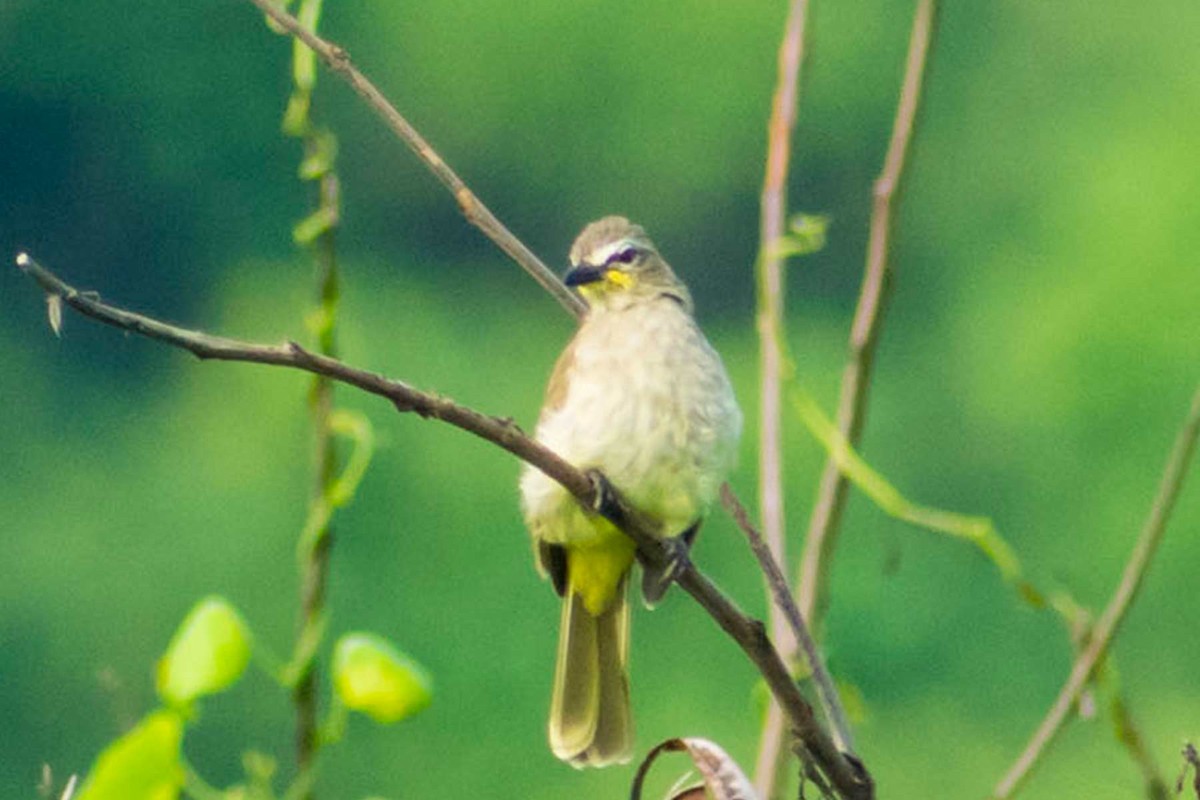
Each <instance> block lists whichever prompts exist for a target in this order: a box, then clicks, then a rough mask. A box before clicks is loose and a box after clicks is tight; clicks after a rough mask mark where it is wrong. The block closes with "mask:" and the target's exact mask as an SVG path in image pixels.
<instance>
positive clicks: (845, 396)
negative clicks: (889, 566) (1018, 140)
mask: <svg viewBox="0 0 1200 800" xmlns="http://www.w3.org/2000/svg"><path fill="white" fill-rule="evenodd" d="M935 15H936V6H935V0H919V2H918V4H917V10H916V14H915V16H914V17H913V25H912V33H911V35H910V38H909V42H908V59H907V63H906V65H905V71H904V83H903V86H902V88H901V90H900V102H899V104H898V106H897V108H896V119H895V122H894V123H893V127H892V138H891V141H890V142H889V144H888V151H887V156H886V157H885V159H884V166H883V171H882V173H880V176H879V179H878V180H877V181H876V182H875V189H874V192H873V204H872V209H871V229H870V234H869V239H868V245H867V267H866V274H865V275H864V276H863V285H862V291H861V293H860V294H859V297H858V308H857V309H856V310H855V312H854V324H853V326H852V328H851V330H850V358H849V360H848V361H847V362H846V367H845V369H844V370H843V372H842V388H841V393H840V396H839V399H838V413H837V418H838V429H839V430H840V431H841V433H842V436H843V437H845V439H846V441H848V442H849V443H850V445H851V446H852V447H857V446H858V441H859V439H860V437H861V435H862V429H863V422H864V420H865V416H866V409H867V388H868V386H869V384H870V382H871V368H872V366H873V364H874V360H875V346H876V344H877V343H878V342H879V332H880V323H881V321H882V318H883V312H884V307H885V306H886V303H887V297H888V286H889V282H890V281H889V279H890V276H891V269H890V267H889V265H888V244H889V239H890V235H891V225H892V198H893V197H894V196H895V194H896V191H897V189H898V188H899V185H900V178H901V176H902V175H903V172H904V162H905V157H906V156H907V153H908V144H909V142H910V141H911V139H912V133H913V123H914V121H915V119H916V115H917V108H918V106H919V101H920V97H921V85H922V83H923V80H924V75H925V64H926V56H927V54H928V51H929V44H930V41H931V39H932V38H933V27H934V21H935ZM846 489H847V484H846V477H845V476H844V475H843V474H842V471H841V469H840V468H839V466H838V460H837V459H836V458H835V457H834V456H833V455H830V457H829V458H828V459H827V460H826V461H825V468H824V470H823V471H822V473H821V483H820V489H819V490H818V492H817V502H816V505H815V506H814V507H813V513H812V518H811V519H810V521H809V526H808V535H807V537H806V538H805V541H804V553H803V556H802V560H801V564H800V576H799V579H798V586H799V591H800V610H801V612H802V613H803V614H804V618H805V619H807V620H808V621H809V624H810V625H812V626H813V628H814V629H816V628H818V627H819V625H820V619H821V617H822V616H823V614H824V611H825V603H826V600H825V585H826V577H827V573H828V570H829V559H830V556H831V555H832V553H833V549H834V546H835V542H836V541H837V534H838V526H839V524H840V522H841V515H842V509H843V508H844V507H845V503H846Z"/></svg>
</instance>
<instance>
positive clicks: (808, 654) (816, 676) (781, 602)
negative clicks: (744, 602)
mask: <svg viewBox="0 0 1200 800" xmlns="http://www.w3.org/2000/svg"><path fill="white" fill-rule="evenodd" d="M721 503H722V504H723V505H724V506H725V510H726V511H728V512H729V515H730V516H731V517H733V521H734V522H736V523H737V524H738V527H739V528H741V529H742V532H743V533H745V534H746V539H747V540H748V541H749V542H750V549H751V550H752V551H753V552H754V556H755V558H757V559H758V564H759V566H760V567H761V568H762V571H763V575H764V576H765V577H766V581H767V587H768V588H769V589H770V591H771V596H772V597H773V598H774V600H775V606H776V607H777V608H778V609H779V610H780V611H781V612H782V613H783V616H784V618H785V619H786V620H787V625H788V628H789V630H790V631H791V632H792V635H793V636H794V637H795V640H796V641H797V642H799V644H800V649H801V650H803V651H804V658H805V661H807V662H808V667H809V669H810V670H811V671H812V680H813V683H814V684H815V685H816V687H817V699H818V700H820V702H821V708H822V709H823V710H824V712H825V719H826V720H827V721H828V722H829V727H830V728H831V732H832V734H833V738H834V741H836V742H838V744H839V746H842V743H846V746H848V747H853V739H852V736H851V731H850V722H849V720H848V719H847V717H846V712H845V710H844V709H843V708H842V701H841V698H840V697H838V693H837V688H836V687H835V686H834V683H833V678H832V677H830V675H829V670H828V669H826V667H825V660H824V659H823V658H822V657H821V651H820V650H819V649H818V648H817V643H816V642H815V641H813V638H812V635H811V634H810V633H809V632H808V626H807V625H805V624H804V618H803V617H801V616H800V609H799V607H797V605H796V598H794V597H793V596H792V591H791V588H790V587H789V586H788V581H787V577H786V576H784V574H783V570H782V569H781V568H780V566H779V562H777V561H776V560H775V556H774V555H772V553H771V548H770V547H769V546H768V545H767V543H766V541H765V540H764V539H763V537H762V534H760V533H759V532H758V530H757V529H756V528H755V527H754V523H752V522H751V521H750V515H749V514H747V513H746V508H745V506H743V505H742V503H741V501H740V500H738V499H737V496H736V495H734V493H733V490H732V489H731V488H730V487H729V484H725V485H724V486H722V487H721Z"/></svg>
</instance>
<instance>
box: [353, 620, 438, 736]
mask: <svg viewBox="0 0 1200 800" xmlns="http://www.w3.org/2000/svg"><path fill="white" fill-rule="evenodd" d="M333 686H334V689H335V690H336V691H337V694H338V697H339V698H340V699H341V701H342V703H344V704H345V706H346V707H347V708H349V709H351V710H353V711H359V712H361V713H363V714H366V715H367V716H369V717H371V718H372V719H374V720H375V721H376V722H382V723H392V722H399V721H400V720H402V719H405V718H407V717H410V716H412V715H413V714H416V713H417V712H418V711H421V710H423V709H424V708H425V707H427V706H428V705H429V703H430V700H431V699H432V683H431V681H430V679H429V674H428V673H427V672H426V671H425V670H424V669H423V668H422V667H421V666H420V665H419V664H417V663H416V662H414V661H413V660H412V659H410V658H408V657H407V656H406V655H404V654H403V653H401V652H399V651H398V650H396V648H395V647H393V646H392V645H391V643H390V642H388V641H387V640H386V639H383V638H382V637H379V636H376V635H374V634H371V633H348V634H346V635H344V636H343V637H342V638H341V639H339V640H338V643H337V647H336V648H334V654H333Z"/></svg>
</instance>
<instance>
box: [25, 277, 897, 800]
mask: <svg viewBox="0 0 1200 800" xmlns="http://www.w3.org/2000/svg"><path fill="white" fill-rule="evenodd" d="M17 265H18V266H19V267H20V268H21V270H22V271H24V272H25V273H26V274H27V275H29V276H30V277H31V278H33V279H34V280H35V281H36V282H37V283H38V284H39V285H40V286H41V287H42V289H43V290H45V291H46V292H47V293H50V294H55V295H58V296H60V297H62V299H63V302H64V303H66V304H67V305H68V306H70V307H71V308H73V309H75V310H76V311H78V312H79V313H81V314H83V315H85V316H88V317H91V318H93V319H96V320H99V321H100V322H103V323H105V324H107V325H112V326H114V327H116V328H120V329H122V330H127V331H131V332H133V333H137V334H141V335H142V336H146V337H148V338H150V339H155V340H157V341H160V342H163V343H164V344H168V345H171V346H172V347H179V348H182V349H184V350H188V351H189V352H191V353H193V354H195V355H196V356H198V357H200V358H203V359H219V360H225V361H247V362H253V363H258V364H272V365H275V366H283V367H291V368H293V369H299V370H304V371H305V372H310V373H313V374H317V375H324V376H327V377H329V378H332V379H333V380H335V381H339V382H341V383H345V384H348V385H350V386H354V387H356V388H359V389H362V390H363V391H365V392H369V393H371V394H375V395H378V396H380V397H384V398H386V399H388V400H389V401H391V403H392V405H393V406H395V407H396V409H397V410H398V411H401V412H415V413H417V414H419V415H420V416H422V417H425V418H427V419H436V420H441V421H442V422H446V423H449V424H450V425H453V426H454V427H456V428H459V429H461V430H464V431H467V432H468V433H472V434H474V435H476V436H478V437H480V438H482V439H485V440H487V441H489V442H491V443H493V444H495V445H497V446H499V447H502V448H504V449H505V450H507V451H508V452H510V453H512V454H513V455H515V456H517V457H518V458H520V459H521V460H522V461H525V462H527V463H529V464H532V465H533V466H535V467H537V468H538V469H540V470H541V471H542V472H544V473H546V475H548V476H549V477H551V478H553V479H554V480H556V481H558V482H559V483H560V484H562V486H563V487H564V488H565V489H566V490H567V491H568V492H570V493H571V494H572V495H573V496H574V497H575V499H576V500H578V501H579V503H580V504H582V505H583V506H584V507H585V508H590V509H595V510H596V511H597V512H598V513H602V514H603V515H604V516H605V517H607V518H608V519H609V520H610V521H611V522H612V523H613V524H614V525H616V526H617V527H618V528H620V529H621V530H622V531H624V532H625V533H626V534H627V535H628V536H629V537H630V538H631V539H633V540H634V542H636V543H637V547H638V559H639V561H641V563H642V564H644V565H648V566H649V567H650V568H653V569H657V570H664V569H665V568H666V567H667V566H668V565H669V564H670V565H671V566H673V572H674V575H675V582H676V583H678V584H679V586H680V587H682V588H683V590H684V591H686V592H687V593H688V594H690V595H691V596H692V597H693V598H694V599H695V600H696V602H698V603H699V604H700V605H701V606H702V607H703V608H704V609H705V610H706V611H707V612H708V614H709V616H711V617H712V618H713V620H714V621H715V622H716V623H717V624H718V625H719V626H720V627H721V629H722V630H724V631H725V632H726V633H727V634H728V635H729V636H730V638H732V639H733V640H734V641H735V642H737V643H738V645H739V646H740V647H741V649H742V651H743V652H744V653H745V654H746V656H747V657H748V658H749V659H750V660H751V662H753V663H754V665H755V667H757V669H758V671H759V673H760V674H761V675H762V676H763V679H764V680H765V681H766V683H767V686H768V687H769V688H770V690H771V693H772V694H773V695H774V696H775V698H776V699H777V700H778V701H779V703H780V704H781V705H782V707H783V708H784V709H785V711H786V713H787V716H788V722H789V724H790V725H791V727H792V729H793V730H794V732H795V735H796V737H797V738H798V739H799V740H800V742H801V743H802V744H803V746H804V748H805V750H806V752H807V753H808V755H809V756H810V758H811V759H812V762H813V763H814V764H815V765H816V766H817V767H819V769H820V770H821V772H822V773H823V774H824V775H825V776H826V777H827V779H828V780H829V782H830V783H831V784H832V785H833V786H834V787H835V788H836V789H837V792H838V794H839V795H840V796H841V797H844V798H848V799H851V800H869V798H872V797H874V786H873V784H872V783H871V780H870V776H869V775H868V774H867V773H866V771H865V769H863V768H862V766H861V765H860V764H859V763H858V762H857V761H851V760H850V759H848V758H846V757H845V756H844V755H843V754H842V753H841V752H839V751H838V749H837V747H836V746H835V745H834V743H833V741H832V740H831V739H830V738H829V736H828V734H826V733H825V731H824V730H822V728H821V726H820V725H819V724H818V723H817V720H816V718H815V715H814V714H813V709H812V707H811V706H810V705H809V704H808V702H807V701H806V700H805V699H804V697H803V695H801V694H800V691H799V689H798V688H797V686H796V684H795V683H794V682H793V680H792V677H791V674H790V673H789V672H788V669H787V667H786V666H785V665H784V662H783V660H782V659H781V658H780V656H779V653H778V651H776V649H775V647H774V646H773V645H772V644H771V640H770V638H768V636H767V632H766V629H765V627H764V626H763V624H762V623H761V622H759V621H758V620H755V619H753V618H751V617H749V616H747V615H746V614H744V613H743V612H742V611H741V610H740V609H738V607H737V606H736V605H734V603H733V601H731V600H730V599H729V598H728V597H726V596H725V595H724V594H723V593H722V592H721V590H720V589H718V588H717V587H716V585H715V584H713V582H712V581H711V580H709V578H708V577H707V576H706V575H705V574H704V573H703V572H701V571H700V570H699V569H698V568H697V567H696V566H695V565H694V564H693V563H692V562H691V560H690V559H689V558H688V557H687V554H686V548H682V547H680V546H679V543H678V541H677V540H675V539H670V538H667V539H660V538H659V537H658V536H657V535H656V534H655V533H654V527H653V526H652V525H650V524H648V523H647V522H645V521H644V520H642V519H641V517H640V515H639V514H638V513H637V511H636V510H635V509H633V508H632V507H630V506H629V505H628V504H627V503H625V501H624V500H623V499H622V498H621V497H620V495H619V494H617V493H616V492H615V491H602V489H605V488H606V487H604V486H601V485H599V484H598V483H597V482H596V481H594V480H593V479H592V478H591V477H589V475H587V474H585V473H583V472H581V471H579V470H578V469H576V468H575V467H573V466H571V465H570V464H569V463H567V462H566V461H564V460H563V459H562V458H560V457H559V456H558V455H556V454H555V453H554V452H552V451H551V450H549V449H547V448H546V447H545V446H543V445H542V444H540V443H539V442H537V441H535V440H533V439H531V438H529V437H528V436H526V435H525V434H524V433H523V432H522V431H521V429H520V428H518V427H517V425H516V424H515V423H514V422H513V421H512V420H511V419H503V418H500V417H493V416H490V415H487V414H483V413H480V412H479V411H475V410H474V409H471V408H468V407H466V406H463V405H459V404H458V403H455V402H454V401H453V400H450V399H448V398H445V397H440V396H438V395H434V394H430V393H427V392H422V391H420V390H418V389H414V388H413V387H411V386H409V385H408V384H406V383H403V382H401V381H396V380H392V379H389V378H385V377H383V376H381V375H378V374H375V373H372V372H367V371H365V370H361V369H358V368H356V367H352V366H349V365H348V364H345V363H343V362H341V361H339V360H337V359H335V358H331V357H329V356H325V355H321V354H319V353H313V352H310V351H308V350H306V349H304V348H303V347H301V346H300V345H298V344H296V343H295V342H288V343H286V344H282V345H265V344H256V343H252V342H242V341H238V340H236V339H228V338H224V337H220V336H211V335H209V334H206V333H202V332H199V331H194V330H188V329H185V328H180V327H176V326H174V325H168V324H166V323H164V322H160V321H158V320H155V319H153V318H151V317H147V316H143V315H141V314H135V313H132V312H130V311H126V310H125V309H122V308H119V307H117V306H113V305H110V304H107V303H104V302H101V301H100V300H99V299H98V298H97V297H96V296H95V295H94V294H93V293H84V292H80V291H79V290H77V289H76V288H75V287H73V286H70V285H68V284H66V283H64V282H63V281H62V280H61V279H60V278H59V277H58V276H56V275H55V274H53V273H52V272H50V271H49V270H47V269H45V268H44V267H42V266H40V265H39V264H38V263H37V262H35V261H34V260H33V259H32V258H30V257H29V256H28V255H26V254H25V253H21V254H20V255H19V256H17ZM607 488H611V487H607Z"/></svg>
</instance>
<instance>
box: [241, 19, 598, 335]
mask: <svg viewBox="0 0 1200 800" xmlns="http://www.w3.org/2000/svg"><path fill="white" fill-rule="evenodd" d="M250 2H251V3H253V4H254V5H255V6H257V7H258V9H259V10H260V11H262V12H263V13H264V14H266V15H267V16H268V17H270V18H271V19H272V20H274V21H275V22H277V23H279V25H280V26H281V27H283V28H284V29H285V30H287V32H288V33H290V34H291V35H292V36H294V37H296V38H297V39H299V40H300V41H302V42H304V44H305V45H307V46H308V47H309V48H311V49H312V51H313V52H314V53H316V54H317V56H318V57H320V59H321V60H322V61H324V62H325V64H326V66H328V67H329V68H330V69H331V70H333V72H334V73H336V74H337V75H338V77H340V78H341V79H342V80H344V81H346V83H348V84H350V87H351V88H352V89H354V91H356V92H358V94H359V96H360V97H362V99H363V100H365V101H366V103H367V105H368V106H370V107H371V110H373V111H374V112H375V113H376V114H377V115H379V117H380V119H382V120H383V121H384V124H386V125H387V126H388V128H390V129H391V130H392V132H393V133H395V134H396V136H397V137H399V138H400V140H401V141H402V142H404V144H406V145H407V146H408V148H409V149H410V150H412V151H413V152H414V153H416V155H417V157H418V158H420V159H421V161H423V162H424V163H425V166H426V167H427V168H428V169H429V171H430V172H432V173H433V174H434V176H435V177H436V178H437V179H438V180H439V181H441V183H442V185H443V186H445V187H446V189H447V190H448V191H449V192H450V194H452V195H453V196H454V199H455V201H456V202H457V203H458V207H459V208H460V209H461V210H462V213H463V215H464V216H465V217H466V218H467V221H468V222H470V223H471V224H472V225H474V226H475V227H477V228H479V230H481V231H483V234H484V235H485V236H487V237H488V238H489V239H491V240H492V241H493V242H495V243H496V246H497V247H499V248H500V249H501V250H503V251H504V252H505V253H507V254H508V255H509V257H510V258H512V259H513V261H516V262H517V264H518V265H520V267H521V268H522V269H523V270H525V271H526V272H527V273H529V275H530V277H532V278H533V279H534V280H535V281H537V282H538V283H539V284H540V285H541V287H542V288H543V289H545V290H546V291H547V292H549V293H550V295H551V296H552V297H554V299H556V300H557V301H558V302H559V303H560V304H561V305H562V307H563V308H565V309H566V310H567V311H568V312H570V313H571V314H572V315H573V316H575V317H580V316H582V315H583V302H582V301H581V300H580V299H579V298H578V297H576V296H575V295H573V294H571V292H570V290H568V289H567V288H566V287H565V286H563V284H562V282H561V281H559V280H558V277H557V276H556V275H555V274H554V272H553V271H552V270H551V269H550V268H549V267H547V266H546V265H545V264H544V263H542V260H541V259H539V258H538V257H537V256H536V255H534V254H533V252H532V251H531V250H530V249H529V248H528V247H526V246H525V244H524V243H523V242H522V241H521V240H520V239H518V238H517V237H516V236H513V234H512V233H511V232H510V231H509V230H508V228H506V227H505V226H504V224H503V223H502V222H500V220H499V219H497V218H496V215H495V214H493V213H492V212H491V210H490V209H489V208H488V207H487V206H485V205H484V204H483V202H482V201H481V200H480V199H479V198H478V197H476V196H475V194H474V192H472V191H471V190H470V189H469V188H467V185H466V184H465V183H463V181H462V179H461V178H459V177H458V173H456V172H455V171H454V170H453V169H451V168H450V165H449V164H447V163H446V162H445V161H444V160H442V157H441V156H440V155H438V153H437V151H436V150H434V149H433V147H432V146H430V144H429V142H427V141H425V137H423V136H422V135H421V134H420V133H418V132H417V129H416V128H414V127H413V126H412V125H411V124H410V123H409V121H408V120H407V119H405V118H404V116H403V115H402V114H401V113H400V112H399V111H397V110H396V107H395V106H393V105H392V104H391V103H390V102H389V101H388V99H387V98H386V97H384V96H383V93H382V92H380V91H379V89H377V88H376V87H375V84H373V83H371V81H369V80H367V77H366V76H365V75H363V74H362V73H361V72H359V71H358V68H357V67H355V66H354V64H353V63H351V61H350V55H349V54H348V53H347V52H346V51H345V49H343V48H341V47H339V46H337V45H335V44H333V43H331V42H329V41H327V40H325V39H322V38H321V37H320V36H318V35H317V34H315V33H313V32H312V31H309V30H307V29H306V28H305V27H304V26H303V25H301V24H300V22H299V21H298V20H297V19H296V18H295V17H293V16H292V15H291V14H288V13H287V12H286V11H284V10H283V9H282V8H281V7H280V6H278V5H276V4H275V3H274V2H272V0H250Z"/></svg>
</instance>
